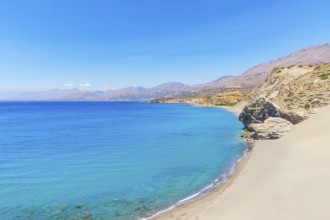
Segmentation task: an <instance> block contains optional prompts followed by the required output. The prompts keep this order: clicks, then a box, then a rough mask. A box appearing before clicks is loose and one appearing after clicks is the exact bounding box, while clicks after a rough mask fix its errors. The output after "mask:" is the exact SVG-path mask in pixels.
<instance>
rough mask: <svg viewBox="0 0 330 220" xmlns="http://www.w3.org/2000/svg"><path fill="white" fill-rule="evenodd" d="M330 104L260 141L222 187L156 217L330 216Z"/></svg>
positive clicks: (303, 219) (272, 219) (249, 219)
mask: <svg viewBox="0 0 330 220" xmlns="http://www.w3.org/2000/svg"><path fill="white" fill-rule="evenodd" d="M329 186H330V106H328V107H325V108H322V109H320V110H318V111H317V113H316V114H315V115H313V116H312V117H311V118H310V119H308V120H306V121H304V122H302V123H300V124H298V125H295V126H294V127H293V129H292V130H291V131H290V132H289V133H288V134H287V135H285V136H284V137H283V138H281V139H278V140H268V141H260V142H257V143H256V145H255V147H254V148H253V150H252V153H251V154H250V155H249V158H248V159H247V160H245V161H244V162H243V164H241V165H240V168H239V169H238V170H237V172H236V173H235V175H234V177H233V178H232V179H230V180H229V181H228V182H227V183H226V184H225V185H224V186H223V187H220V188H218V189H216V190H215V191H213V192H211V193H210V194H208V195H207V196H205V197H203V198H201V199H199V200H197V201H194V202H192V203H189V204H186V205H183V206H180V207H177V208H175V209H173V210H171V211H169V212H166V213H164V214H161V215H159V216H157V217H155V218H154V219H161V220H163V219H164V220H165V219H166V220H170V219H176V220H179V219H180V220H184V219H189V220H190V219H196V220H197V219H198V220H222V219H223V220H265V219H267V220H278V219H281V220H286V219H287V220H295V219H297V220H298V219H299V220H310V219H313V220H318V219H320V220H321V219H322V220H323V219H330V209H329V202H330V189H329Z"/></svg>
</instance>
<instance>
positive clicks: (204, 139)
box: [0, 102, 247, 220]
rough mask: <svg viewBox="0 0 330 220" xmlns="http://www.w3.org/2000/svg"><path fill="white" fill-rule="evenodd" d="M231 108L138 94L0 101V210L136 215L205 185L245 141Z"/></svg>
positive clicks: (231, 164) (35, 215)
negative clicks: (135, 98)
mask: <svg viewBox="0 0 330 220" xmlns="http://www.w3.org/2000/svg"><path fill="white" fill-rule="evenodd" d="M242 127H243V125H242V124H241V123H240V122H239V121H238V120H237V117H236V116H234V115H233V114H232V113H230V112H228V111H226V110H224V109H221V108H212V107H199V106H193V105H189V104H150V103H147V102H0V219H1V220H7V219H8V220H11V219H15V220H21V219H22V220H23V219H24V220H26V219H37V220H39V219H56V220H61V219H63V220H67V219H72V220H75V219H77V220H78V219H84V220H92V219H93V220H94V219H100V220H101V219H102V220H103V219H105V220H106V219H115V220H130V219H141V218H145V217H148V216H151V215H154V214H156V213H158V212H161V211H162V210H165V209H168V208H169V207H175V206H177V205H180V204H182V203H185V202H189V201H191V200H194V199H196V198H197V197H200V196H203V195H205V194H207V192H209V191H211V190H212V189H213V188H214V187H216V186H217V185H219V184H221V183H222V182H223V181H225V179H226V178H227V177H228V175H230V174H231V173H232V172H233V170H234V168H235V165H236V164H237V161H238V160H240V158H242V156H243V155H244V154H245V152H246V149H247V146H246V144H245V143H244V142H243V141H242V140H241V139H240V132H241V129H242Z"/></svg>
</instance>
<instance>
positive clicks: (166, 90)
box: [0, 43, 330, 101]
mask: <svg viewBox="0 0 330 220" xmlns="http://www.w3.org/2000/svg"><path fill="white" fill-rule="evenodd" d="M326 62H330V43H325V44H319V45H314V46H309V47H306V48H303V49H301V50H298V51H296V52H294V53H291V54H289V55H288V56H284V57H281V58H278V59H275V60H272V61H269V62H266V63H262V64H260V65H257V66H254V67H252V68H250V69H249V70H247V71H246V72H244V73H243V74H241V75H239V76H223V77H221V78H219V79H217V80H214V81H212V82H209V83H204V84H198V85H185V84H182V83H179V82H168V83H164V84H161V85H159V86H156V87H153V88H144V87H128V88H123V89H117V90H108V91H81V90H78V89H54V90H49V91H41V92H25V93H2V94H0V99H1V100H101V101H105V100H146V99H155V98H164V97H165V98H166V97H172V96H190V97H191V96H192V95H194V94H198V95H199V96H203V95H201V93H208V94H212V93H219V92H222V91H224V90H226V89H228V88H231V89H233V88H238V89H249V88H253V87H255V86H257V85H259V84H260V83H262V82H263V81H264V80H265V79H266V78H267V76H268V74H269V73H270V72H271V71H272V69H273V68H275V67H280V66H290V65H309V64H321V63H326ZM240 97H241V96H240Z"/></svg>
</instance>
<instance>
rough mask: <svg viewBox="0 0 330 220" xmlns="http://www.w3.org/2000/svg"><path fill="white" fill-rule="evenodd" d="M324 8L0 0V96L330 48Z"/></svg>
mask: <svg viewBox="0 0 330 220" xmlns="http://www.w3.org/2000/svg"><path fill="white" fill-rule="evenodd" d="M329 9H330V1H329V0H323V1H322V0H314V1H304V0H301V1H289V0H287V1H284V0H278V1H254V0H250V1H246V0H225V1H222V0H89V1H87V0H76V1H74V0H71V1H70V0H30V1H26V0H6V1H2V0H0V91H8V90H44V89H53V88H73V87H75V88H80V89H93V90H106V89H116V88H122V87H127V86H145V87H152V86H155V85H157V84H160V83H163V82H168V81H180V82H183V83H187V84H197V83H204V82H208V81H211V80H214V79H217V78H219V77H221V76H223V75H228V74H230V75H237V74H241V73H242V72H244V71H245V70H246V69H248V68H250V67H252V66H254V65H257V64H259V63H261V62H264V61H268V60H270V59H274V58H278V57H280V56H283V55H286V54H288V53H290V52H293V51H295V50H297V49H300V48H302V47H305V46H308V45H312V44H319V43H325V42H330V13H329Z"/></svg>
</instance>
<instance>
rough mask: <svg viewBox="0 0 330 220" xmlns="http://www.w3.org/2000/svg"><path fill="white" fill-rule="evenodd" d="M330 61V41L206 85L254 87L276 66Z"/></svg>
mask: <svg viewBox="0 0 330 220" xmlns="http://www.w3.org/2000/svg"><path fill="white" fill-rule="evenodd" d="M326 62H330V43H325V44H319V45H314V46H308V47H305V48H303V49H301V50H298V51H296V52H294V53H291V54H289V55H288V56H284V57H281V58H278V59H275V60H271V61H269V62H266V63H262V64H260V65H257V66H254V67H252V68H250V69H248V70H247V71H245V72H244V73H243V74H242V75H239V76H225V77H221V78H219V79H218V80H215V81H212V82H210V83H206V84H204V85H203V86H206V87H227V86H241V87H254V86H257V85H258V84H260V83H261V82H263V81H264V80H265V79H266V77H267V75H268V74H269V73H270V72H271V71H272V69H273V68H275V67H280V66H290V65H308V64H321V63H326Z"/></svg>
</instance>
